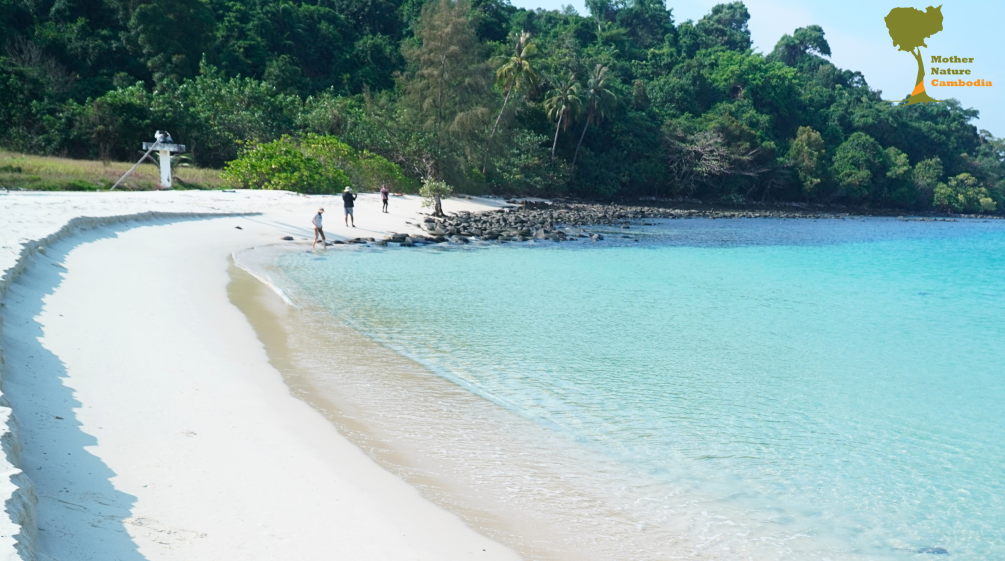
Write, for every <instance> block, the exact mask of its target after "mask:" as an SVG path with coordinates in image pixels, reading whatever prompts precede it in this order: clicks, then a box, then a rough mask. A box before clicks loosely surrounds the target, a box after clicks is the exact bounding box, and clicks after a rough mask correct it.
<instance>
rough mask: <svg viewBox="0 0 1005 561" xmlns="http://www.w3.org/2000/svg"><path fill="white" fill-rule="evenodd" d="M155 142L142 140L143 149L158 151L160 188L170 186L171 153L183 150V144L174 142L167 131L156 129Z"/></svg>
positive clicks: (168, 187) (148, 151)
mask: <svg viewBox="0 0 1005 561" xmlns="http://www.w3.org/2000/svg"><path fill="white" fill-rule="evenodd" d="M154 138H156V139H157V141H156V142H144V143H143V149H144V150H147V153H148V154H149V153H150V151H152V150H157V151H158V152H159V153H160V161H161V189H170V188H171V153H172V152H174V153H176V154H178V153H181V152H184V151H185V145H184V144H175V143H174V141H173V140H172V139H171V135H170V134H168V132H167V131H157V132H156V133H154Z"/></svg>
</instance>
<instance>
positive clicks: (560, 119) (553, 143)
mask: <svg viewBox="0 0 1005 561" xmlns="http://www.w3.org/2000/svg"><path fill="white" fill-rule="evenodd" d="M562 117H565V112H564V111H563V112H561V113H559V114H558V124H556V125H555V140H552V141H551V164H552V165H555V146H557V145H558V129H559V128H561V126H562Z"/></svg>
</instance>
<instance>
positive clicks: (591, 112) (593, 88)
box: [572, 64, 617, 167]
mask: <svg viewBox="0 0 1005 561" xmlns="http://www.w3.org/2000/svg"><path fill="white" fill-rule="evenodd" d="M608 80H610V74H609V73H608V70H607V67H606V66H604V65H603V64H598V65H597V66H596V67H595V68H594V69H593V72H592V73H591V74H590V80H589V81H588V82H587V83H586V89H585V90H584V91H583V97H584V98H585V100H586V107H587V110H586V125H584V126H583V134H581V135H579V143H578V144H576V153H575V154H573V156H572V166H573V167H575V166H576V158H578V157H579V148H580V147H581V146H582V145H583V139H584V138H586V129H588V128H590V123H592V122H593V120H594V119H596V120H597V121H600V120H602V119H603V118H604V117H606V116H607V111H608V110H609V108H610V106H611V105H613V104H614V102H615V101H617V97H616V96H615V95H614V92H612V91H611V90H610V89H608V86H607V81H608Z"/></svg>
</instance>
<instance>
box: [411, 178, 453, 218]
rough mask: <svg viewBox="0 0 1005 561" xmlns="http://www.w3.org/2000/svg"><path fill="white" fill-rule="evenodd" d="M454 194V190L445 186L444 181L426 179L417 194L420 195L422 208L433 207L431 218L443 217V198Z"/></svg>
mask: <svg viewBox="0 0 1005 561" xmlns="http://www.w3.org/2000/svg"><path fill="white" fill-rule="evenodd" d="M453 192H454V188H453V187H451V186H449V185H447V183H446V182H445V181H439V180H436V179H430V178H426V179H423V180H422V188H421V189H419V194H420V195H422V206H424V207H428V206H431V207H433V216H443V201H442V199H443V197H449V196H450V195H451V194H452V193H453Z"/></svg>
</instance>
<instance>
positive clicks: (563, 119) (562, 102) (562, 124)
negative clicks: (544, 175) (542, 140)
mask: <svg viewBox="0 0 1005 561" xmlns="http://www.w3.org/2000/svg"><path fill="white" fill-rule="evenodd" d="M549 93H550V96H549V97H548V99H546V100H544V110H545V111H547V112H548V118H549V119H553V120H554V121H555V122H556V124H555V138H554V140H552V141H551V163H553V164H554V163H555V146H556V145H558V131H559V130H568V128H569V123H570V122H572V119H573V118H575V117H576V115H578V114H579V112H580V110H581V109H582V108H583V100H581V99H579V82H577V81H576V76H575V75H574V74H572V73H571V72H570V73H569V76H568V77H567V78H566V79H565V81H564V82H559V84H558V86H557V87H556V88H555V89H553V90H551V92H549Z"/></svg>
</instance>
